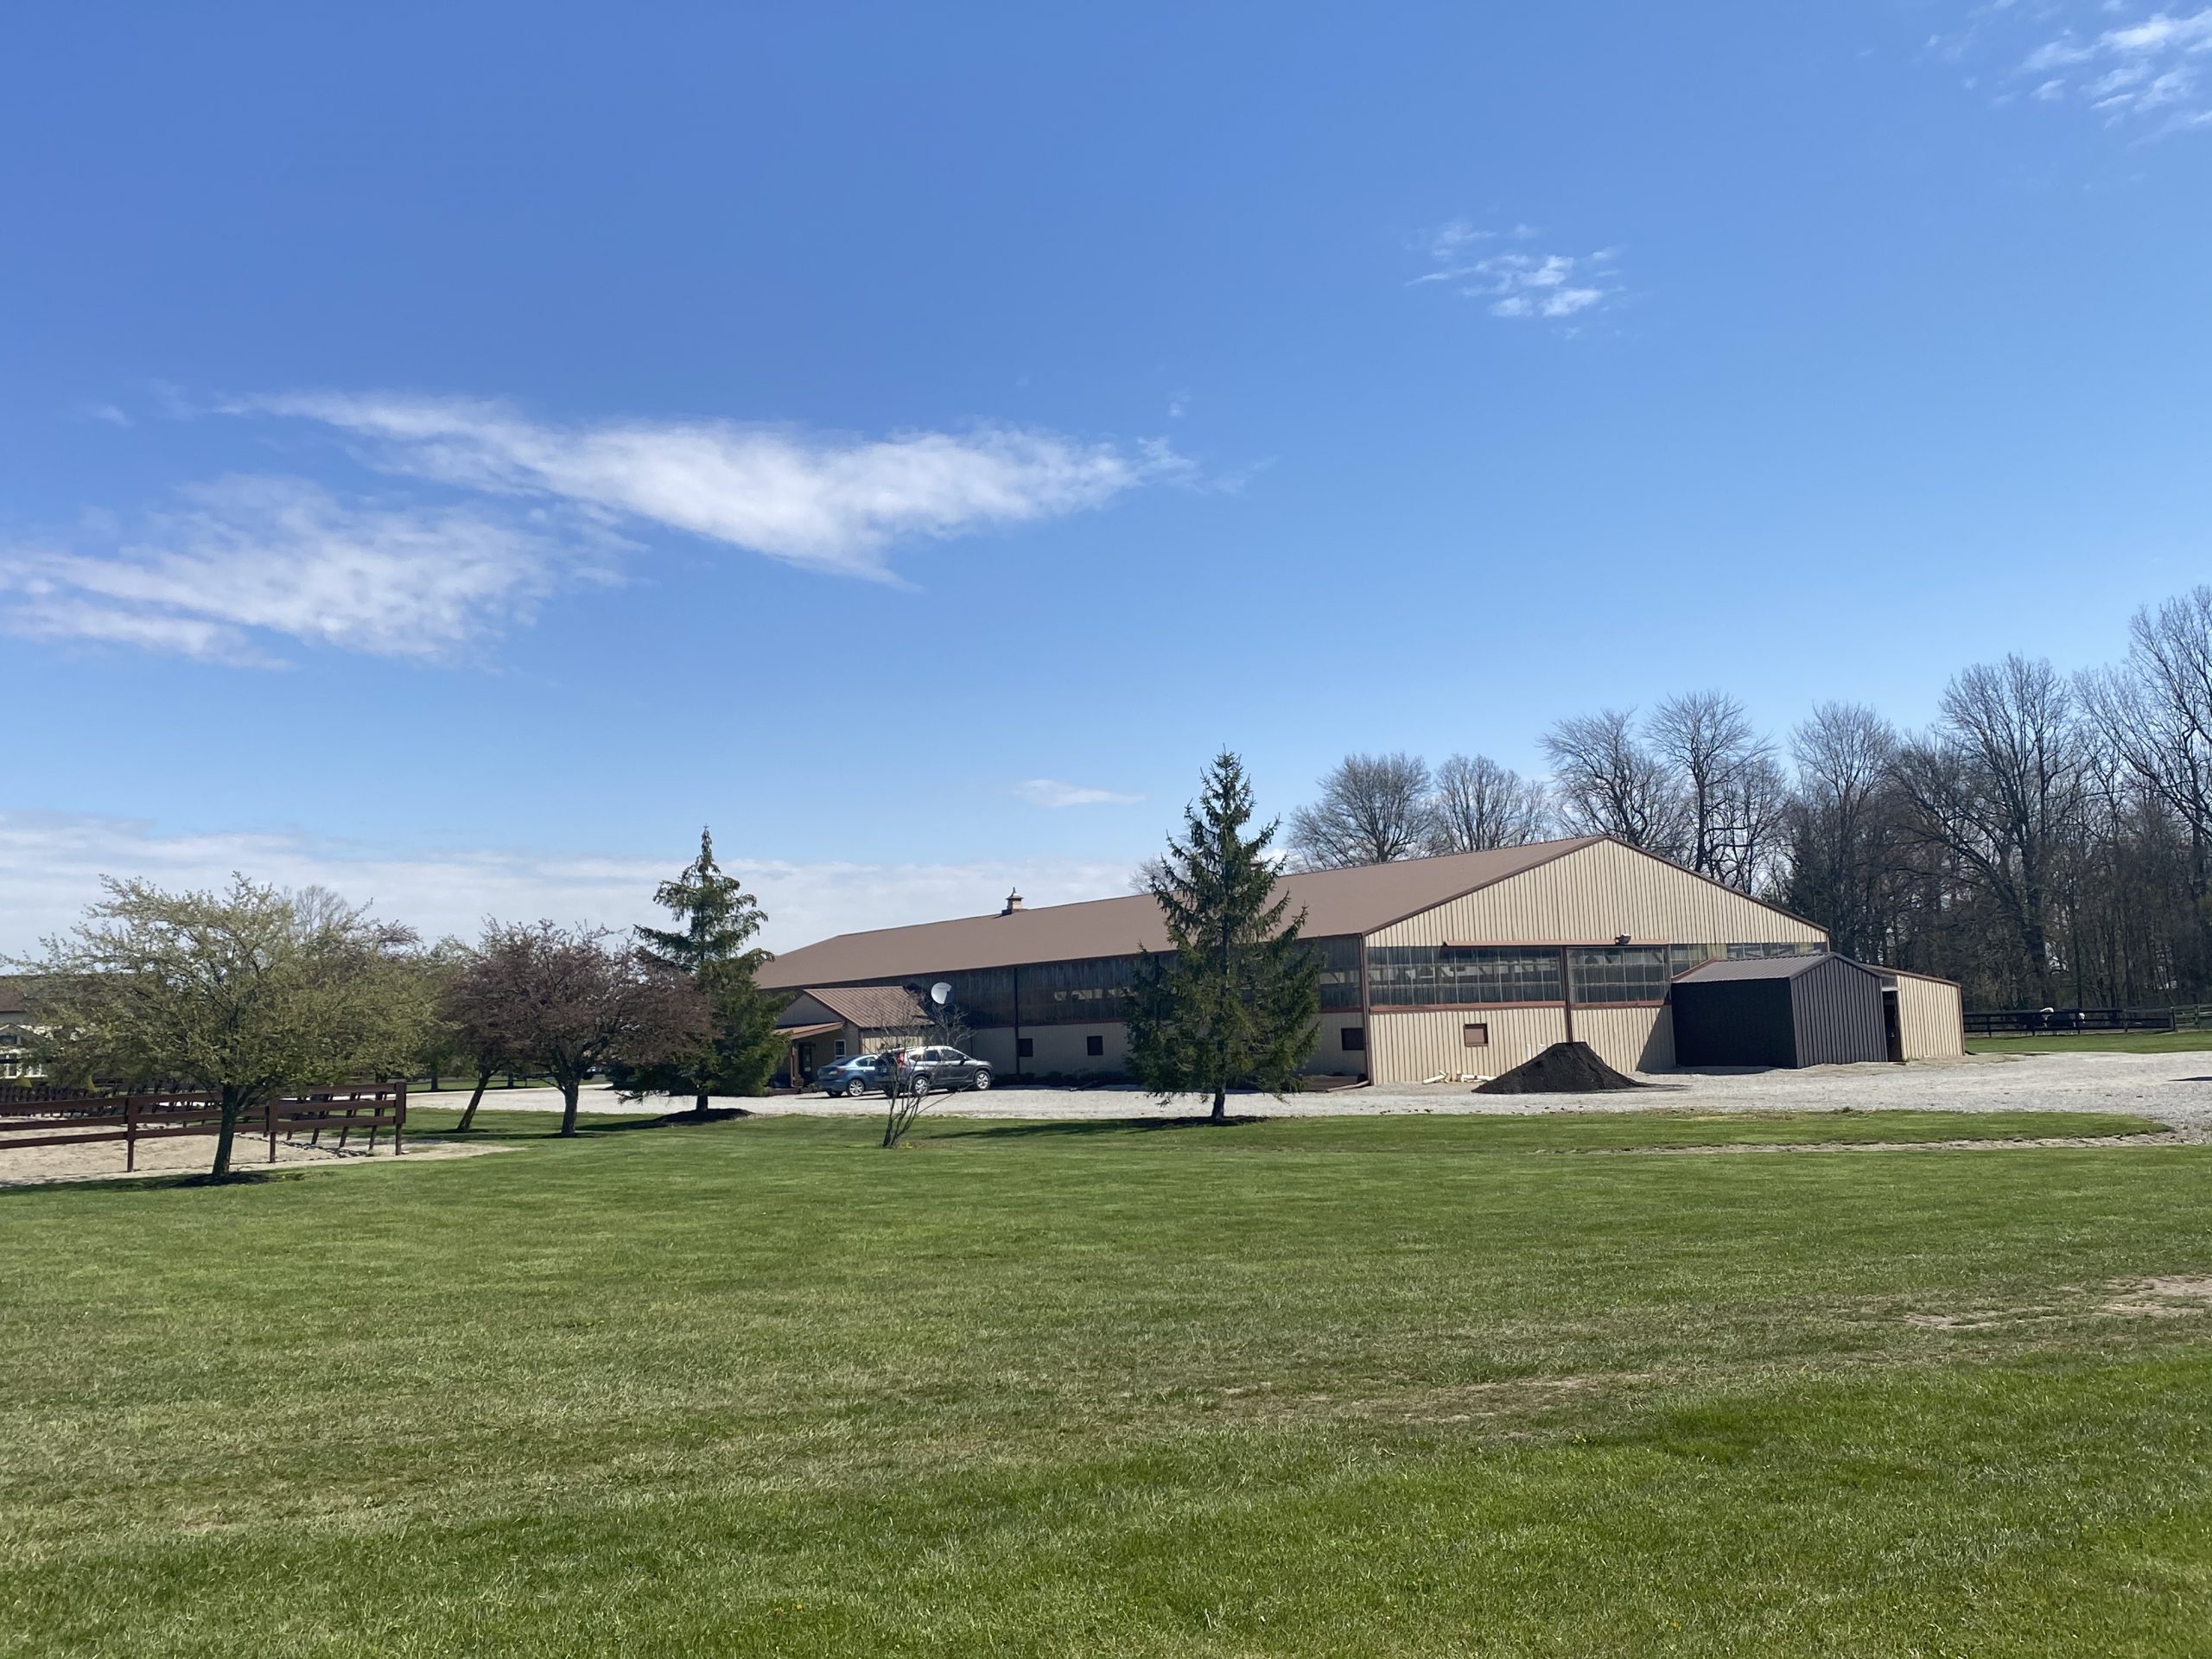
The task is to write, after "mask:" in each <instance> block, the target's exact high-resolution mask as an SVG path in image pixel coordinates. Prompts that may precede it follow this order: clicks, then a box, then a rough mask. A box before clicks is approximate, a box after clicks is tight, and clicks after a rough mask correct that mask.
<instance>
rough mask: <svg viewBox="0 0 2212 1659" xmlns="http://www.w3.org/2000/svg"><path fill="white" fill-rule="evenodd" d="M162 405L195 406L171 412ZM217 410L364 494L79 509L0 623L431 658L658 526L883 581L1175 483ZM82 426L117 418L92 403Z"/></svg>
mask: <svg viewBox="0 0 2212 1659" xmlns="http://www.w3.org/2000/svg"><path fill="white" fill-rule="evenodd" d="M170 412H171V413H173V414H175V415H176V416H180V417H190V416H204V415H206V414H207V413H208V412H209V410H207V409H206V408H204V407H203V408H200V409H197V410H195V409H192V408H189V407H188V406H186V405H184V404H182V403H181V402H179V403H178V404H176V406H175V408H174V409H173V410H171V411H170ZM217 412H219V413H221V414H224V415H226V416H239V417H246V418H252V419H258V420H264V421H266V420H269V419H271V418H283V419H288V420H297V421H305V422H311V423H315V424H316V425H317V426H319V427H321V428H322V429H325V430H326V431H327V432H329V433H331V434H334V435H339V436H340V438H342V440H343V441H344V442H346V445H347V446H348V447H349V448H352V449H353V451H354V453H355V454H356V456H357V458H358V459H359V460H360V461H364V462H365V463H366V464H368V465H369V466H370V467H372V468H373V469H375V470H377V471H378V472H380V473H382V474H385V482H384V483H383V484H382V485H380V486H379V488H378V493H377V494H376V495H374V496H347V495H341V494H340V493H336V492H334V491H332V490H329V489H327V488H325V487H323V486H321V485H318V484H315V483H311V482H308V481H306V480H300V479H294V478H272V477H242V476H232V477H227V478H224V479H220V480H217V481H215V482H213V483H212V484H207V485H202V486H197V487H195V488H193V489H191V490H188V491H186V492H184V493H183V494H182V498H181V501H182V504H181V505H180V506H179V507H177V508H176V509H175V510H174V511H168V512H160V513H156V514H153V515H149V517H148V518H146V519H145V520H144V522H143V524H142V525H140V526H139V527H138V528H137V530H135V531H124V529H122V528H120V527H119V526H118V523H117V521H116V519H115V518H114V516H113V515H112V514H108V513H105V512H102V513H97V514H89V515H87V518H86V524H85V525H84V526H82V527H80V528H79V530H78V531H76V532H75V533H73V534H72V535H68V536H55V537H48V538H46V539H45V541H44V542H43V543H41V544H39V545H35V546H14V547H10V546H6V545H0V630H5V631H6V632H11V633H14V634H16V635H17V636H19V637H27V638H34V639H75V640H80V641H89V642H99V643H105V644H111V645H135V646H139V647H143V648H146V649H149V650H157V651H164V652H175V653H180V654H182V655H185V656H190V657H198V658H206V659H209V660H219V661H223V662H227V663H234V664H266V663H269V662H270V661H272V660H275V659H276V655H277V651H279V650H281V646H280V645H278V646H275V648H274V649H272V645H273V643H274V642H280V641H283V640H287V639H289V640H293V641H299V642H304V643H308V644H312V645H324V646H334V647H339V648H342V649H346V650H351V651H358V652H368V653H372V654H374V655H379V656H386V657H414V658H441V657H447V656H451V655H454V654H455V653H456V652H458V650H459V649H460V647H461V646H462V645H466V644H467V643H469V642H471V641H473V640H475V639H480V638H482V637H484V636H486V635H487V634H491V633H494V632H498V631H499V630H500V629H501V628H503V627H505V626H512V625H514V624H517V623H520V622H524V621H526V620H528V619H529V617H530V615H531V611H532V608H533V607H534V606H535V605H536V604H537V603H538V602H539V601H543V600H544V599H545V598H546V597H547V596H549V595H550V594H554V593H556V592H557V591H559V590H561V589H563V588H567V587H570V586H573V585H575V584H576V583H578V582H607V581H611V580H613V578H614V575H615V566H616V565H617V563H619V562H620V558H622V557H628V558H635V557H639V556H644V555H645V551H646V550H645V547H643V546H642V545H640V544H639V542H638V541H637V540H635V539H632V538H631V537H627V536H626V533H625V532H631V531H636V532H643V531H648V530H660V531H680V532H683V533H685V534H689V535H692V536H696V537H702V538H703V539H705V540H707V541H709V542H715V543H723V544H725V545H728V546H732V547H741V548H745V549H747V550H752V551H754V552H758V553H762V554H765V555H766V556H769V557H771V558H776V559H781V560H785V561H786V562H788V563H792V564H797V565H800V566H804V567H806V568H808V569H815V570H818V571H823V572H826V573H829V574H832V575H847V576H860V577H865V578H871V579H874V580H878V581H895V580H896V579H897V578H896V577H895V576H894V575H893V573H892V570H891V568H890V565H889V563H888V562H887V561H888V555H889V553H890V551H891V550H892V549H893V546H894V545H895V544H896V543H899V541H901V540H913V539H918V538H925V537H934V538H944V537H956V536H961V535H966V534H972V533H975V532H977V531H984V530H988V529H992V528H997V527H1004V526H1007V525H1014V524H1027V523H1033V522H1036V521H1038V520H1041V519H1046V518H1055V517H1059V516H1063V515H1065V514H1069V513H1074V512H1083V511H1085V510H1088V509H1090V508H1095V507H1099V506H1103V505H1105V504H1106V503H1107V502H1109V501H1110V500H1112V499H1114V498H1115V497H1116V496H1118V495H1120V494H1122V493H1124V492H1127V491H1129V490H1133V489H1136V488H1139V487H1141V486H1146V485H1150V484H1156V483H1160V482H1164V481H1170V480H1174V481H1183V482H1190V483H1196V482H1197V480H1196V471H1195V468H1193V467H1192V466H1191V464H1190V463H1189V462H1188V461H1185V459H1184V458H1183V457H1182V456H1180V455H1179V454H1176V453H1175V452H1174V451H1173V449H1171V448H1169V447H1168V446H1167V445H1166V443H1165V442H1157V441H1148V442H1137V443H1135V444H1131V445H1117V444H1112V443H1103V442H1084V441H1079V440H1077V439H1073V438H1069V437H1065V436H1062V435H1059V434H1057V433H1052V432H1046V431H1038V430H1032V429H1014V428H1005V427H985V428H981V429H976V430H973V431H968V432H962V433H950V432H908V433H902V434H899V435H894V436H892V437H887V438H881V439H857V438H833V437H823V436H819V435H809V434H804V433H801V432H798V431H795V430H792V429H788V428H782V427H765V426H740V425H737V424H734V423H728V422H688V423H687V422H648V421H628V422H602V423H575V424H569V425H556V424H551V423H543V422H538V421H532V420H531V419H528V418H526V417H524V416H522V415H520V414H518V412H516V411H515V410H512V409H511V408H509V407H508V406H506V405H505V404H496V403H482V402H466V401H460V400H453V399H436V398H423V397H397V396H391V395H380V394H379V395H361V396H353V395H345V394H339V393H315V394H304V393H301V394H289V395H286V396H282V397H255V398H248V399H237V400H231V401H228V402H226V403H224V404H219V405H218V406H217ZM92 417H93V418H99V419H110V418H112V419H114V420H116V421H118V422H119V423H125V424H127V423H128V422H129V419H130V417H129V416H126V415H124V414H123V412H122V411H120V410H113V411H109V410H105V407H103V408H102V409H100V410H95V411H92ZM394 479H398V480H407V481H406V482H404V483H394V482H392V481H391V480H394ZM1232 483H1233V480H1223V481H1220V482H1218V483H1217V486H1216V487H1229V486H1230V485H1231V484H1232Z"/></svg>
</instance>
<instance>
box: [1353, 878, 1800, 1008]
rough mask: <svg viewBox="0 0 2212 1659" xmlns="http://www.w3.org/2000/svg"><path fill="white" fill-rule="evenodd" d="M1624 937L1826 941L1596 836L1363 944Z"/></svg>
mask: <svg viewBox="0 0 2212 1659" xmlns="http://www.w3.org/2000/svg"><path fill="white" fill-rule="evenodd" d="M1623 933H1626V934H1628V935H1630V937H1632V938H1636V939H1638V940H1656V941H1659V942H1661V943H1663V944H1705V943H1717V944H1728V943H1732V942H1740V943H1751V942H1753V941H1765V942H1772V943H1777V944H1779V943H1789V944H1798V943H1804V942H1811V943H1813V944H1824V943H1826V942H1827V933H1826V932H1825V931H1822V930H1821V929H1820V928H1818V927H1815V926H1814V925H1813V924H1811V923H1810V922H1801V921H1799V920H1798V919H1797V918H1795V917H1793V916H1785V915H1783V913H1782V912H1780V911H1778V910H1775V909H1772V908H1770V907H1769V906H1765V905H1762V904H1760V903H1758V901H1757V900H1756V899H1747V898H1745V896H1744V895H1743V894H1742V893H1732V892H1731V891H1730V890H1729V889H1727V888H1726V887H1718V886H1715V885H1714V884H1713V882H1710V881H1707V880H1702V879H1701V878H1700V877H1698V876H1694V875H1692V874H1690V873H1689V872H1688V871H1687V870H1681V869H1677V868H1675V867H1674V866H1673V865H1671V864H1668V863H1665V862H1662V861H1660V860H1657V859H1654V858H1649V857H1647V856H1645V855H1643V854H1642V853H1639V852H1636V851H1634V850H1633V849H1630V848H1626V847H1623V846H1620V845H1618V843H1617V842H1610V841H1601V842H1593V843H1592V844H1591V845H1590V846H1587V847H1584V848H1581V849H1578V850H1576V851H1574V852H1572V853H1568V854H1567V855H1565V856H1564V857H1561V858H1555V859H1554V860H1553V861H1551V862H1550V863H1548V864H1541V865H1539V866H1537V867H1536V868H1535V869H1533V870H1526V871H1523V872H1522V874H1519V875H1514V876H1508V877H1507V878H1506V879H1505V880H1503V881H1498V882H1496V883H1493V884H1492V885H1491V886H1490V887H1484V888H1483V889H1482V890H1481V891H1480V892H1478V893H1469V894H1467V895H1466V896H1465V898H1460V899H1452V901H1451V902H1450V903H1448V904H1443V905H1439V906H1436V908H1434V909H1433V910H1426V911H1423V912H1421V914H1420V915H1418V916H1412V917H1408V918H1407V919H1406V920H1404V921H1402V922H1397V923H1395V924H1393V925H1390V926H1389V927H1386V928H1383V929H1381V930H1380V931H1376V932H1375V933H1373V934H1370V936H1369V937H1368V943H1369V944H1444V943H1445V942H1446V941H1447V940H1457V941H1460V942H1463V943H1471V944H1514V943H1522V942H1527V943H1535V942H1543V941H1550V940H1564V939H1590V940H1598V939H1611V938H1617V937H1618V935H1620V934H1623ZM1576 1019H1577V1022H1578V1023H1579V1022H1580V1014H1577V1016H1576Z"/></svg>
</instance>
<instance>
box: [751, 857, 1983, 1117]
mask: <svg viewBox="0 0 2212 1659" xmlns="http://www.w3.org/2000/svg"><path fill="white" fill-rule="evenodd" d="M1283 887H1284V888H1285V890H1286V891H1287V893H1289V895H1290V902H1291V908H1292V910H1293V911H1294V912H1295V911H1297V910H1300V909H1301V908H1302V909H1303V910H1304V911H1305V912H1306V926H1305V934H1306V938H1310V939H1312V940H1313V941H1314V943H1315V944H1316V945H1317V946H1318V947H1319V950H1320V951H1321V953H1322V960H1323V973H1322V982H1321V1031H1320V1040H1319V1046H1318V1047H1317V1049H1316V1051H1315V1053H1314V1055H1313V1062H1312V1065H1311V1069H1312V1070H1313V1071H1316V1072H1321V1073H1333V1074H1337V1075H1340V1076H1346V1077H1359V1076H1363V1077H1370V1078H1371V1079H1373V1080H1374V1081H1375V1082H1376V1083H1406V1082H1416V1081H1419V1080H1420V1079H1421V1078H1424V1077H1434V1076H1436V1075H1438V1074H1440V1073H1442V1074H1445V1075H1458V1074H1460V1073H1463V1072H1480V1073H1488V1074H1492V1075H1494V1074H1496V1073H1497V1072H1501V1071H1506V1070H1507V1069H1509V1068H1510V1067H1512V1066H1515V1065H1519V1064H1520V1063H1521V1062H1522V1061H1523V1060H1525V1059H1528V1058H1530V1057H1531V1056H1533V1055H1535V1054H1536V1053H1537V1052H1540V1051H1541V1050H1542V1049H1544V1048H1545V1047H1547V1046H1549V1045H1551V1044H1553V1043H1555V1042H1559V1041H1560V1040H1562V1039H1567V1038H1568V1037H1573V1038H1576V1039H1580V1040H1581V1041H1584V1042H1586V1043H1588V1044H1590V1045H1591V1046H1592V1047H1593V1048H1595V1049H1596V1050H1597V1051H1598V1052H1599V1053H1600V1054H1602V1055H1603V1056H1604V1057H1605V1059H1606V1060H1607V1061H1609V1062H1610V1063H1611V1064H1612V1065H1615V1066H1618V1067H1620V1068H1621V1069H1623V1070H1624V1071H1626V1070H1635V1071H1655V1070H1663V1069H1665V1068H1667V1067H1669V1066H1671V1065H1674V1064H1675V1049H1674V1030H1673V1022H1672V1019H1671V1016H1670V1012H1669V1006H1668V998H1669V990H1670V988H1671V986H1672V984H1673V982H1674V980H1675V976H1677V975H1679V974H1682V973H1686V972H1688V970H1689V969H1693V968H1695V967H1697V966H1699V965H1700V964H1701V963H1707V962H1713V961H1727V960H1738V961H1742V960H1750V959H1755V958H1761V957H1782V956H1798V955H1803V956H1815V955H1820V954H1821V953H1824V952H1825V951H1827V948H1828V940H1827V933H1826V932H1825V931H1822V930H1821V928H1819V927H1817V926H1815V925H1814V924H1812V923H1810V922H1808V921H1806V920H1804V919H1802V918H1800V917H1796V916H1792V915H1790V914H1789V912H1786V911H1783V910H1778V909H1777V908H1775V907H1774V906H1771V905H1765V904H1762V903H1760V902H1759V901H1758V900H1757V899H1749V898H1746V897H1745V896H1744V895H1743V894H1742V893H1737V892H1735V891H1733V890H1732V889H1731V888H1728V887H1723V886H1721V885H1720V884H1719V883H1718V882H1714V881H1711V880H1707V879H1706V878H1705V877H1703V876H1700V875H1694V874H1691V873H1690V872H1689V871H1688V870H1685V869H1683V868H1680V867H1679V866H1677V865H1674V864H1670V863H1669V862H1668V861H1665V860H1664V859H1661V858H1655V857H1653V856H1652V855H1650V854H1649V853H1644V852H1640V851H1638V850H1637V849H1634V848H1632V847H1630V846H1628V845H1626V844H1625V843H1624V842H1618V841H1615V840H1612V839H1611V838H1610V837H1607V836H1581V837H1578V838H1576V839H1573V840H1569V841H1551V842H1538V843H1536V844H1535V845H1533V846H1528V847H1513V848H1506V849H1501V850H1499V851H1497V852H1487V853H1459V854H1454V855H1448V856H1446V857H1440V858H1421V859H1408V860H1406V861H1402V862H1399V863H1395V864H1374V865H1367V866H1364V867H1362V868H1357V869H1349V870H1323V871H1314V872H1311V873H1307V874H1294V875H1286V876H1285V877H1284V878H1283ZM1166 943H1167V941H1166V931H1165V930H1164V928H1163V927H1162V926H1161V924H1160V912H1159V909H1158V907H1157V906H1155V905H1154V903H1153V901H1152V899H1151V898H1150V897H1149V896H1148V895H1146V894H1141V893H1140V894H1133V895H1131V896H1128V897H1127V898H1120V899H1094V900H1092V901H1090V903H1087V904H1076V905H1054V906H1047V907H1043V908H1039V909H1036V910H1030V909H1027V908H1025V907H1024V906H1022V904H1021V902H1020V899H1008V901H1007V906H1006V908H1005V909H1004V910H1002V911H1001V912H999V913H997V914H996V915H988V916H969V917H963V918H958V919H957V920H952V921H944V922H927V923H923V924H921V925H918V926H912V927H893V928H883V929H880V930H877V931H872V932H866V933H846V934H841V935H839V936H838V937H837V938H832V939H825V940H823V942H822V943H821V944H811V945H808V946H806V947H804V949H802V950H793V951H791V952H790V953H788V954H787V955H785V956H782V957H778V958H777V959H776V960H775V961H774V962H772V963H770V964H768V966H767V967H766V968H764V969H762V970H761V974H760V982H761V983H762V985H764V986H765V987H766V988H770V989H775V990H784V991H788V992H790V993H791V994H792V996H793V998H794V1002H795V1004H796V1003H797V1001H798V998H800V997H801V996H802V995H806V994H810V993H811V994H813V997H814V1001H812V1002H810V1003H809V1004H808V1005H807V1007H805V1008H804V1009H803V1010H802V1012H804V1013H807V1014H810V1016H811V1017H812V1018H814V1019H815V1020H817V1023H818V1022H819V1021H820V1018H821V1016H820V1014H819V1004H820V1001H821V998H820V995H819V994H820V993H821V992H822V991H823V990H825V989H827V990H832V991H834V990H835V989H836V988H838V987H844V986H861V985H904V984H912V983H928V982H935V981H938V980H944V981H947V982H950V984H951V986H952V995H953V998H954V1000H955V1001H957V1003H958V1004H959V1005H960V1007H961V1008H962V1009H963V1011H964V1013H965V1014H967V1017H968V1019H969V1024H970V1026H971V1027H973V1030H974V1036H973V1039H971V1043H970V1046H971V1047H972V1048H973V1049H974V1050H975V1052H976V1053H977V1054H978V1055H979V1056H981V1057H982V1058H985V1059H988V1060H989V1061H990V1062H991V1064H992V1065H993V1066H994V1067H995V1068H996V1069H997V1070H998V1071H999V1072H1000V1073H1001V1076H1005V1077H1013V1076H1016V1075H1022V1076H1031V1077H1043V1076H1051V1075H1055V1074H1057V1075H1060V1076H1081V1075H1084V1074H1086V1073H1090V1074H1099V1073H1114V1072H1118V1071H1120V1070H1121V1069H1122V1060H1123V1055H1124V1052H1125V1042H1124V1038H1123V1033H1122V1022H1121V1020H1120V1019H1119V1018H1118V1017H1117V1014H1118V1011H1119V1007H1120V999H1121V996H1122V992H1123V991H1124V990H1125V989H1126V988H1127V987H1128V983H1129V978H1130V974H1131V971H1132V969H1133V967H1134V964H1135V958H1136V953H1137V952H1138V951H1139V950H1161V949H1164V948H1165V947H1166ZM1910 981H1911V984H1910V994H1909V995H1905V986H1904V982H1900V985H1899V989H1900V994H1901V1001H1903V1002H1904V1003H1905V1004H1906V1006H1905V1007H1904V1020H1903V1025H1904V1043H1905V1050H1904V1057H1905V1058H1926V1057H1929V1056H1934V1055H1939V1054H1956V1053H1960V1052H1963V1046H1964V1045H1963V1039H1962V1037H1961V1021H1960V1019H1959V1015H1958V1008H1959V1002H1958V988H1957V987H1956V986H1955V985H1951V984H1949V983H1948V982H1945V981H1941V980H1932V979H1925V978H1920V977H1918V976H1910ZM818 1058H820V1059H821V1060H827V1059H828V1058H830V1057H829V1055H827V1054H823V1055H821V1056H819V1057H818Z"/></svg>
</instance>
